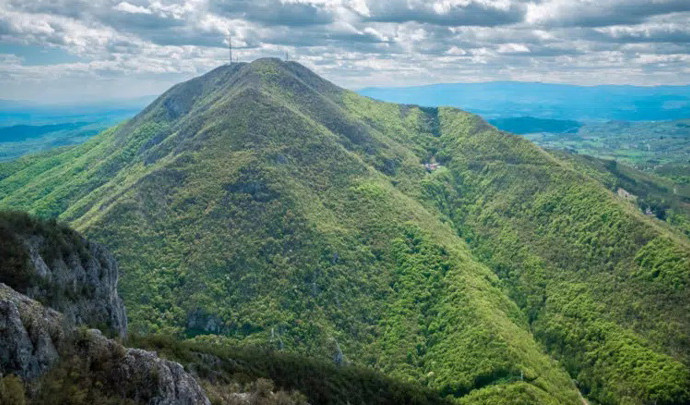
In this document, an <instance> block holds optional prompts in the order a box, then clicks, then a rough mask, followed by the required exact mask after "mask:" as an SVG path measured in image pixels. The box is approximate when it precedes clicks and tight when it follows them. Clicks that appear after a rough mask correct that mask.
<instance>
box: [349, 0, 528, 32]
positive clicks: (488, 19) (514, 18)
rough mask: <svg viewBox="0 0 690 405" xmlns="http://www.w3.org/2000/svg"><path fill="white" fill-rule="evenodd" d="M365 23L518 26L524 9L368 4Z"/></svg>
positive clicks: (402, 1)
mask: <svg viewBox="0 0 690 405" xmlns="http://www.w3.org/2000/svg"><path fill="white" fill-rule="evenodd" d="M367 8H368V12H366V13H364V16H363V17H364V19H365V21H377V22H391V23H403V22H409V21H414V22H419V23H428V24H435V25H447V26H483V27H491V26H498V25H506V24H513V23H518V22H521V21H522V20H523V19H524V16H525V14H526V11H527V5H526V3H525V2H522V1H520V0H516V1H512V2H507V1H500V0H498V1H494V0H466V1H437V2H432V1H414V0H413V1H408V0H380V1H368V2H367Z"/></svg>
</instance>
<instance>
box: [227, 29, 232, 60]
mask: <svg viewBox="0 0 690 405" xmlns="http://www.w3.org/2000/svg"><path fill="white" fill-rule="evenodd" d="M228 52H229V53H230V64H232V34H231V33H230V30H228Z"/></svg>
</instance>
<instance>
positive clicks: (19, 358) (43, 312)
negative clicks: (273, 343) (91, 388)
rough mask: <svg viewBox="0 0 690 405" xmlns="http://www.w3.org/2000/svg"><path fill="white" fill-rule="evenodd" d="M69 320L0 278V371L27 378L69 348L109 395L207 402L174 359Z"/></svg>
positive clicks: (157, 403)
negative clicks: (132, 346)
mask: <svg viewBox="0 0 690 405" xmlns="http://www.w3.org/2000/svg"><path fill="white" fill-rule="evenodd" d="M69 324H70V323H69V322H67V321H66V319H65V317H64V316H63V315H62V314H60V313H59V312H57V311H55V310H53V309H51V308H46V307H44V306H43V305H41V304H40V303H39V302H37V301H34V300H32V299H30V298H28V297H26V296H24V295H22V294H19V293H18V292H16V291H14V290H13V289H11V288H10V287H8V286H7V285H5V284H2V283H0V375H7V374H15V375H17V376H19V377H21V378H22V379H23V380H24V381H32V380H35V379H36V378H37V377H40V376H41V375H43V374H45V373H46V372H47V371H49V370H50V369H51V368H52V367H54V366H56V365H57V364H58V362H59V361H60V358H61V356H62V355H63V354H64V353H69V354H71V355H75V354H76V355H77V356H78V357H79V358H80V359H83V360H84V361H86V362H87V363H88V364H89V366H90V368H91V369H93V370H95V371H94V376H93V378H95V379H97V380H99V381H102V385H103V386H104V387H106V389H107V390H109V391H110V392H111V393H112V395H114V396H117V397H120V398H128V399H132V400H134V401H135V402H137V403H143V404H150V405H173V404H174V405H209V404H210V402H209V400H208V398H207V397H206V394H205V393H204V391H203V389H202V388H201V387H200V386H199V384H198V383H197V382H196V380H195V379H194V378H193V377H192V376H191V375H190V374H189V373H187V372H186V371H185V370H184V368H183V367H182V366H181V365H180V364H179V363H175V362H171V361H168V360H164V359H161V358H159V357H158V356H157V355H156V353H154V352H149V351H146V350H140V349H127V348H125V347H123V346H122V345H121V344H119V343H117V342H115V341H114V340H112V339H108V338H106V337H105V336H103V334H102V333H101V332H100V331H99V330H97V329H89V330H83V329H81V330H79V329H70V330H65V328H69V327H70V326H67V325H69ZM104 364H106V365H107V366H105V367H104V366H103V365H104ZM91 366H93V367H91Z"/></svg>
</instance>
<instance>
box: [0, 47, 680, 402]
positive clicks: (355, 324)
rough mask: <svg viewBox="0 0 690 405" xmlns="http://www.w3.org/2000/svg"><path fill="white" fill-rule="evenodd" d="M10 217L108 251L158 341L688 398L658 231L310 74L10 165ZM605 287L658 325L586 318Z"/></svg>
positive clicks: (494, 137)
mask: <svg viewBox="0 0 690 405" xmlns="http://www.w3.org/2000/svg"><path fill="white" fill-rule="evenodd" d="M430 162H434V164H435V165H436V166H432V165H430ZM425 163H429V165H428V166H425V165H424V164H425ZM516 173H520V174H521V175H520V176H516ZM530 193H532V194H530ZM506 197H509V198H506ZM578 199H579V200H581V201H579V202H578ZM585 202H587V203H590V204H593V205H592V207H597V208H599V209H600V210H601V212H602V213H605V214H606V216H603V214H601V215H599V214H597V213H592V212H591V211H588V210H587V208H586V207H585V206H583V204H584V203H585ZM0 207H8V208H10V207H11V208H23V209H28V210H30V211H31V212H33V213H36V214H40V215H44V216H59V217H60V218H61V219H64V220H68V221H70V222H71V223H72V224H73V225H75V226H76V227H77V228H78V229H80V230H82V231H84V232H86V233H87V234H88V235H89V236H91V237H93V238H95V239H96V240H97V241H99V242H100V243H104V244H106V245H107V246H108V247H109V248H110V249H111V250H112V251H113V252H114V254H115V255H116V257H117V258H118V260H119V261H120V264H121V267H122V269H123V276H122V284H121V285H122V293H123V296H124V298H125V301H126V302H127V305H128V308H129V311H130V312H129V314H130V321H131V324H132V325H133V327H134V328H135V329H137V328H139V329H141V330H142V331H154V332H158V333H173V334H181V335H184V336H188V337H194V336H198V335H205V334H214V333H220V334H223V335H226V336H227V337H228V338H229V339H231V340H233V341H237V342H240V343H249V344H252V343H261V344H267V345H274V346H276V347H280V348H283V347H285V348H287V349H289V350H293V351H297V352H301V353H307V354H311V355H316V356H320V357H326V358H329V357H330V358H335V359H338V360H337V361H353V362H354V363H356V364H361V365H368V366H372V367H374V368H376V369H379V370H382V371H384V372H386V373H388V374H390V375H393V376H394V377H397V378H400V379H402V380H404V381H410V380H415V381H420V382H422V383H425V384H427V385H428V386H430V387H432V388H434V389H438V390H440V391H441V392H443V393H444V394H447V395H450V396H453V397H457V398H459V399H460V400H461V401H464V402H468V403H472V402H475V401H476V402H482V401H491V400H494V401H498V400H500V399H501V398H503V399H508V400H509V401H513V400H514V401H519V400H520V399H522V400H524V401H532V402H535V401H537V402H541V403H580V399H579V396H578V393H577V390H576V389H575V387H574V386H573V385H572V383H571V381H570V380H571V378H573V379H576V380H578V383H579V384H581V387H580V389H582V390H583V391H584V392H585V393H586V394H587V395H591V396H592V398H594V399H596V400H598V401H600V402H603V403H615V402H617V401H622V400H628V401H632V402H633V403H636V402H639V403H641V402H643V401H653V400H657V401H661V402H668V403H673V402H674V401H677V402H679V403H682V401H684V398H686V397H687V396H688V395H690V394H689V393H688V381H689V378H688V369H687V366H686V365H684V364H687V363H684V361H687V357H686V356H687V353H684V352H683V350H682V342H683V341H684V340H683V339H687V335H688V334H687V328H688V322H687V319H685V318H683V315H682V313H679V314H676V315H674V316H673V317H670V318H668V319H671V320H672V321H673V322H674V323H673V325H672V326H671V327H672V331H670V332H669V331H666V330H664V329H663V328H662V327H660V326H659V324H658V323H657V322H656V321H653V316H659V315H661V316H666V315H668V314H669V311H673V309H674V308H679V309H680V308H682V302H684V301H681V304H672V302H673V299H678V298H682V297H683V294H684V292H683V291H685V290H684V289H683V288H682V286H683V285H685V284H686V283H687V278H688V271H687V269H686V268H684V267H683V263H684V262H683V260H684V259H683V257H684V255H686V254H687V251H688V248H687V246H686V245H684V244H682V243H678V241H674V240H673V239H672V238H671V239H668V238H670V237H669V236H668V234H667V231H666V230H665V228H664V226H663V224H656V223H651V222H650V221H651V220H650V219H646V218H644V217H643V216H642V215H641V214H640V213H638V212H634V211H633V210H632V209H629V208H626V207H627V206H626V205H625V204H624V202H622V201H619V200H616V197H615V196H614V195H613V194H611V193H610V192H609V191H608V190H606V189H604V188H603V187H602V186H601V185H600V184H599V183H597V182H596V181H594V180H593V179H590V178H588V177H587V176H586V175H583V174H581V173H576V172H575V171H574V170H573V168H572V166H569V165H568V164H567V163H565V162H564V161H562V160H559V159H558V158H556V157H554V156H552V155H549V154H547V153H546V152H544V151H543V150H541V149H539V148H537V147H535V146H534V145H532V144H531V143H529V142H527V141H525V140H523V139H521V138H519V137H517V136H513V135H509V134H505V133H500V132H498V131H496V130H495V128H493V127H491V126H490V125H488V124H486V123H485V122H484V121H483V120H481V119H480V118H478V117H477V116H474V115H472V114H469V113H466V112H463V111H459V110H455V109H450V108H419V107H416V106H410V105H395V104H389V103H381V102H376V101H374V100H371V99H367V98H364V97H360V96H357V95H356V94H355V93H353V92H349V91H347V90H343V89H340V88H338V87H336V86H334V85H332V84H330V83H328V82H327V81H325V80H323V79H321V78H319V77H318V76H316V75H314V74H313V73H311V72H309V71H308V70H307V69H306V68H304V67H302V66H301V65H299V64H297V63H295V62H290V63H285V62H281V61H279V60H276V59H262V60H258V61H255V62H252V63H251V64H232V65H230V66H223V67H221V68H218V69H216V70H214V71H212V72H210V73H208V74H207V75H205V76H202V77H201V78H197V79H192V80H191V81H188V82H185V83H183V84H180V85H177V86H174V87H173V88H172V89H170V90H169V91H168V92H166V93H164V94H163V95H162V96H161V97H160V98H159V99H157V100H156V101H155V102H154V103H152V104H151V105H150V106H149V107H147V108H146V109H145V110H144V111H142V113H140V114H139V115H137V116H136V117H135V118H133V119H132V120H130V121H128V122H127V123H124V124H122V125H120V126H118V127H117V128H114V129H111V130H108V131H106V132H104V133H103V134H101V135H99V136H97V137H96V138H94V139H93V140H91V141H89V142H87V143H86V144H84V145H82V146H79V147H75V148H72V149H69V150H67V151H64V152H60V153H56V154H49V155H48V156H47V157H41V156H37V157H29V158H25V159H22V160H20V161H18V162H13V163H12V164H7V165H0ZM613 219H615V221H613ZM626 221H627V222H629V223H630V224H631V225H630V224H629V225H625V224H626ZM559 224H560V225H559ZM563 224H566V225H568V226H569V228H564V229H563V231H562V232H564V233H563V235H561V236H559V235H558V233H557V230H558V227H559V226H560V227H561V228H562V227H563V226H565V225H563ZM530 228H535V229H536V232H533V231H529V229H530ZM609 229H611V230H609ZM621 229H625V230H626V231H628V232H629V235H626V234H625V232H623V231H620V230H621ZM587 232H589V233H590V234H591V235H587ZM607 232H608V233H607ZM598 233H600V234H601V235H600V237H601V238H602V244H601V246H600V245H599V243H598V242H596V241H594V240H593V239H592V237H593V236H596V235H597V234H598ZM666 239H668V241H667V242H664V241H665V240H666ZM523 240H524V241H526V242H523ZM615 240H619V241H620V244H619V245H617V244H616V243H618V242H615ZM643 241H644V242H645V243H642V242H643ZM650 241H651V242H654V241H656V242H654V243H656V244H658V245H660V246H662V247H664V249H665V250H663V252H665V253H664V254H665V255H668V257H661V256H659V253H657V252H656V251H654V250H650V249H649V248H648V249H647V250H646V251H644V250H641V249H643V248H644V247H645V246H647V245H646V243H648V242H650ZM528 242H529V244H528ZM559 243H560V244H561V245H562V246H568V247H571V249H570V250H565V249H563V250H561V249H557V250H558V255H560V256H555V255H554V253H553V252H550V251H549V250H548V248H549V247H552V248H556V247H558V246H559ZM530 249H531V250H532V251H530ZM492 251H493V253H492ZM639 252H642V253H639ZM637 257H640V258H639V259H637ZM602 258H603V259H605V260H604V262H603V264H599V262H600V259H602ZM667 259H668V260H670V261H668V263H667V261H666V260H667ZM576 262H579V263H582V264H583V265H585V264H586V265H587V266H590V267H591V268H592V270H591V274H588V273H587V274H584V273H583V274H584V277H583V278H581V279H578V275H577V271H576V269H574V268H573V263H576ZM608 262H610V266H609V265H608ZM569 263H570V264H569ZM603 265H606V266H607V267H605V268H603V269H600V267H601V266H603ZM650 266H651V267H652V268H651V269H650V268H649V267H650ZM659 266H661V267H659ZM654 267H659V268H658V269H654ZM648 270H649V272H650V273H649V274H652V273H653V272H657V273H656V274H657V275H656V276H654V277H652V278H651V279H650V280H651V281H644V282H643V281H640V280H643V279H640V280H638V278H639V277H640V276H636V275H635V274H637V273H635V272H638V271H639V272H641V274H643V275H644V274H646V273H644V272H646V271H648ZM600 274H601V275H600ZM607 274H612V275H611V276H610V277H611V278H616V279H619V285H622V286H623V288H622V291H618V292H616V291H613V292H614V294H613V295H612V297H615V298H616V299H620V300H621V302H623V303H629V302H631V301H630V300H632V302H633V303H634V304H635V305H637V307H634V306H632V307H631V308H638V309H635V310H634V311H637V312H636V313H635V314H633V318H634V316H640V317H641V318H640V319H642V320H643V322H642V321H640V325H639V326H631V323H630V321H629V320H628V319H626V316H627V315H626V314H625V312H624V311H623V306H622V304H617V303H616V302H614V301H612V302H611V304H612V305H613V307H612V308H613V309H614V310H613V311H612V314H607V313H606V311H604V309H603V308H600V307H599V306H597V305H595V304H593V303H592V302H590V301H596V299H602V298H603V297H604V296H605V295H604V294H605V293H609V291H608V290H606V289H604V288H597V283H599V282H605V284H604V286H609V285H611V284H610V279H609V278H607V277H609V276H608V275H607ZM636 277H638V278H636ZM644 277H647V276H644ZM659 277H661V278H659ZM552 279H553V280H554V281H553V282H552V281H550V280H552ZM657 279H658V280H660V281H658V282H657V281H655V280H657ZM644 280H646V279H644ZM674 280H677V281H674ZM667 282H668V283H670V285H671V286H673V285H675V284H674V283H678V284H677V285H678V286H679V289H678V288H676V287H674V288H675V289H674V288H672V289H671V290H670V292H663V291H661V290H657V285H656V283H661V284H663V283H667ZM661 284H659V286H661ZM664 285H665V284H664ZM633 290H634V291H637V293H639V295H640V298H634V296H633V295H629V291H633ZM561 291H565V292H567V294H565V297H564V296H563V294H561ZM674 291H675V292H674ZM181 292H184V294H183V295H182V296H180V294H181ZM652 292H653V294H656V295H655V297H656V298H657V299H658V300H659V302H660V303H663V304H664V305H667V304H668V305H669V307H668V308H665V307H663V306H662V307H659V308H655V307H654V305H652V304H653V302H652V300H651V298H650V297H651V294H652ZM578 294H579V295H580V296H581V297H582V299H581V301H582V302H581V303H578V305H579V306H578V307H575V308H574V309H572V310H569V309H568V305H567V302H568V299H570V300H571V301H572V300H573V297H577V296H578ZM674 294H675V295H674ZM509 297H510V298H509ZM564 300H565V301H564ZM575 302H579V301H577V300H575ZM676 305H678V306H679V307H678V306H676ZM619 310H620V311H623V312H619ZM569 311H571V312H572V311H574V312H573V313H572V314H571V313H570V312H569ZM647 312H649V313H647ZM602 325H606V326H605V327H602ZM535 328H536V329H535ZM568 331H573V332H577V333H572V334H568V333H567V332H568ZM591 333H596V334H598V335H600V340H599V341H596V342H595V343H593V346H592V347H588V346H586V345H584V346H583V345H582V342H581V341H580V339H581V336H588V334H591ZM674 333H679V334H678V336H677V337H674V336H673V334H674ZM534 336H537V337H538V341H537V340H535V339H534ZM651 336H657V337H660V338H661V339H658V343H652V341H651V340H650V337H651ZM544 346H546V347H547V348H548V349H549V353H550V354H551V355H553V356H555V357H556V358H558V359H559V360H560V362H561V363H560V364H559V363H557V362H555V361H554V360H553V359H551V358H550V357H549V356H547V355H546V354H545V353H544V349H543V347H544ZM566 349H567V350H566ZM602 350H607V351H608V352H607V353H609V354H608V356H610V357H611V358H613V359H614V360H615V361H613V362H611V363H607V364H603V365H602V364H597V363H596V362H595V361H594V360H593V358H595V357H593V356H594V355H595V354H596V353H599V352H601V351H602ZM630 359H632V360H630ZM683 359H685V360H683ZM631 362H632V363H631ZM635 362H638V363H640V364H644V365H645V367H646V368H643V369H644V370H655V371H654V372H653V373H651V374H649V373H647V374H645V373H643V372H642V370H643V369H640V370H639V371H638V370H637V369H636V368H635V367H632V366H631V364H633V363H635ZM561 364H563V365H564V367H563V368H562V366H561ZM659 365H663V367H661V368H659V369H656V368H655V367H658V366H659ZM564 368H565V369H567V370H568V372H569V373H571V376H568V375H567V374H566V373H565V372H564V371H563V369H564ZM617 376H622V377H617ZM614 377H615V378H614ZM610 381H612V382H610Z"/></svg>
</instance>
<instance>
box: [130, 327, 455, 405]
mask: <svg viewBox="0 0 690 405" xmlns="http://www.w3.org/2000/svg"><path fill="white" fill-rule="evenodd" d="M128 344H129V345H132V346H136V347H141V348H144V349H147V350H155V351H156V352H157V353H159V354H160V355H161V356H164V357H166V358H168V359H171V360H174V361H178V362H180V363H181V364H183V365H184V366H185V368H187V369H190V370H192V371H193V372H194V373H195V374H196V375H197V377H198V378H199V379H200V381H201V382H202V384H203V385H204V386H205V388H206V391H207V392H208V393H209V395H210V397H211V400H212V402H215V401H216V400H217V401H219V402H218V403H221V402H220V401H221V399H220V398H214V396H213V394H214V393H217V392H219V391H220V390H222V389H224V388H225V389H227V388H228V387H233V386H235V387H236V388H235V389H237V388H238V387H242V386H244V387H247V388H249V389H251V388H252V387H256V385H257V381H259V382H260V380H261V379H263V380H269V381H271V382H272V384H274V386H275V389H276V390H280V391H283V392H285V393H287V392H299V393H301V394H302V395H304V396H305V399H306V401H308V402H309V403H311V404H348V403H349V404H451V403H452V402H451V401H450V400H444V399H442V397H441V396H440V394H439V393H438V392H434V391H432V390H430V389H427V388H424V387H422V386H420V385H418V384H414V383H405V382H400V381H398V380H395V379H393V378H391V377H387V376H385V375H383V374H381V373H377V372H375V371H373V370H371V369H370V368H365V367H358V366H355V365H342V366H337V365H335V364H333V363H332V362H329V361H324V360H318V359H311V358H305V357H301V356H298V355H294V354H290V353H285V352H280V351H274V350H271V349H270V348H268V347H258V346H256V347H236V346H233V345H232V344H229V343H228V340H227V339H225V338H221V337H210V336H207V337H203V338H197V339H195V340H193V341H185V342H180V341H177V340H175V339H173V338H170V337H169V336H136V335H134V336H131V337H130V338H129V340H128ZM264 384H265V383H264ZM241 391H242V390H240V392H241ZM293 397H295V395H293ZM294 402H296V403H299V401H294ZM279 403H280V402H279Z"/></svg>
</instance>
